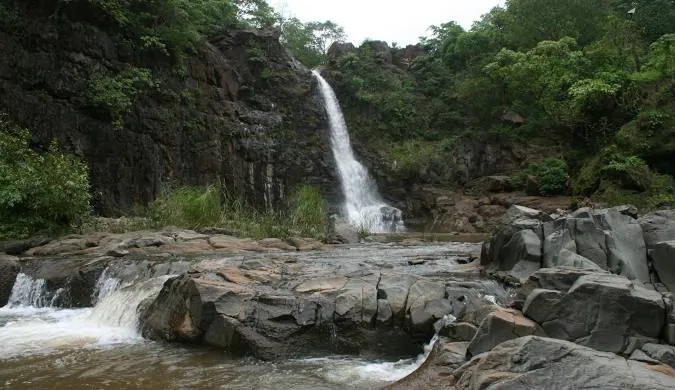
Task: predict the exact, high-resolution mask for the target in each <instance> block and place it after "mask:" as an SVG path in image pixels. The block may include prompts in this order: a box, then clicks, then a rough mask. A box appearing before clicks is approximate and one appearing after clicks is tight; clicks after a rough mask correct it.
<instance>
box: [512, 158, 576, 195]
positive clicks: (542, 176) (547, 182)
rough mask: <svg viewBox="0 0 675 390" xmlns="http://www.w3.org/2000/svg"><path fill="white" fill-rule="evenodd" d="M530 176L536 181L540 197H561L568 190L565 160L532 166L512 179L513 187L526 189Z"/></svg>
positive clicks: (547, 160)
mask: <svg viewBox="0 0 675 390" xmlns="http://www.w3.org/2000/svg"><path fill="white" fill-rule="evenodd" d="M528 176H532V177H534V179H535V180H536V183H537V192H538V194H540V195H544V196H551V195H560V194H564V193H565V191H566V190H567V180H568V178H569V176H568V173H567V163H566V162H565V160H562V159H559V158H549V159H546V160H544V161H542V162H540V163H533V164H530V165H529V166H528V167H527V168H526V169H524V170H523V171H520V172H518V173H517V174H515V175H514V176H513V177H512V178H511V185H512V186H513V187H515V188H524V187H525V186H526V182H527V180H528Z"/></svg>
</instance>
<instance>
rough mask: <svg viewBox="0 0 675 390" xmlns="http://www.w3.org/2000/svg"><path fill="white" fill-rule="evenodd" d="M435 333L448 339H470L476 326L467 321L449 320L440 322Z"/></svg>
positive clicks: (476, 329) (475, 330)
mask: <svg viewBox="0 0 675 390" xmlns="http://www.w3.org/2000/svg"><path fill="white" fill-rule="evenodd" d="M440 325H441V326H439V327H438V328H439V329H436V333H438V335H439V336H443V337H445V338H447V339H448V340H450V341H467V342H468V341H471V340H472V339H473V338H474V336H475V335H476V332H477V331H478V328H477V327H475V326H474V325H473V324H470V323H468V322H449V323H441V324H440Z"/></svg>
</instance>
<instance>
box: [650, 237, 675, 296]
mask: <svg viewBox="0 0 675 390" xmlns="http://www.w3.org/2000/svg"><path fill="white" fill-rule="evenodd" d="M651 257H652V263H653V264H654V270H655V271H656V274H657V275H658V277H659V280H661V282H662V283H663V284H664V285H665V286H666V288H668V290H670V291H671V292H673V293H675V241H664V242H659V243H658V244H656V245H655V247H654V250H653V251H652V253H651Z"/></svg>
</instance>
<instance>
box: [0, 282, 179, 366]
mask: <svg viewBox="0 0 675 390" xmlns="http://www.w3.org/2000/svg"><path fill="white" fill-rule="evenodd" d="M106 275H107V273H106V274H104V275H102V277H101V278H99V280H98V282H97V286H98V291H97V293H96V297H97V299H98V302H97V303H96V306H94V307H93V308H87V309H59V308H55V307H44V306H46V305H47V303H48V302H47V295H48V292H47V291H46V290H45V288H44V284H45V281H44V280H41V279H33V278H31V277H30V276H27V275H25V274H19V276H18V277H17V280H16V283H15V284H14V287H13V289H12V294H11V299H10V302H9V304H8V305H7V306H5V307H2V308H0V345H1V346H2V348H0V360H1V359H3V358H10V357H13V356H17V355H34V354H46V353H51V352H53V351H56V350H63V349H72V348H82V347H86V348H106V347H108V346H111V345H119V344H130V343H139V342H143V338H142V337H141V334H140V332H139V329H138V328H139V324H138V307H139V305H140V304H141V303H142V302H143V301H144V300H146V299H148V298H150V297H152V296H154V295H156V294H157V293H159V290H160V289H161V288H162V285H163V284H164V282H165V281H166V280H167V279H168V278H169V277H170V276H164V277H160V278H155V279H150V280H147V281H145V282H141V283H137V284H135V285H133V286H130V287H127V288H123V289H119V286H120V282H119V280H118V279H116V278H113V277H112V276H106Z"/></svg>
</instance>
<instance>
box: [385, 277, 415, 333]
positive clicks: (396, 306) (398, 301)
mask: <svg viewBox="0 0 675 390" xmlns="http://www.w3.org/2000/svg"><path fill="white" fill-rule="evenodd" d="M416 280H417V278H416V277H415V276H413V275H408V274H400V273H383V274H382V277H381V278H380V283H378V285H377V297H378V298H379V299H385V300H386V301H387V302H389V309H387V308H386V307H383V309H384V310H387V311H388V310H391V313H392V317H393V319H394V322H395V324H398V325H402V324H403V318H404V317H405V309H406V301H407V300H408V291H409V290H410V286H412V285H413V283H415V281H416ZM378 311H379V308H378Z"/></svg>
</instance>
